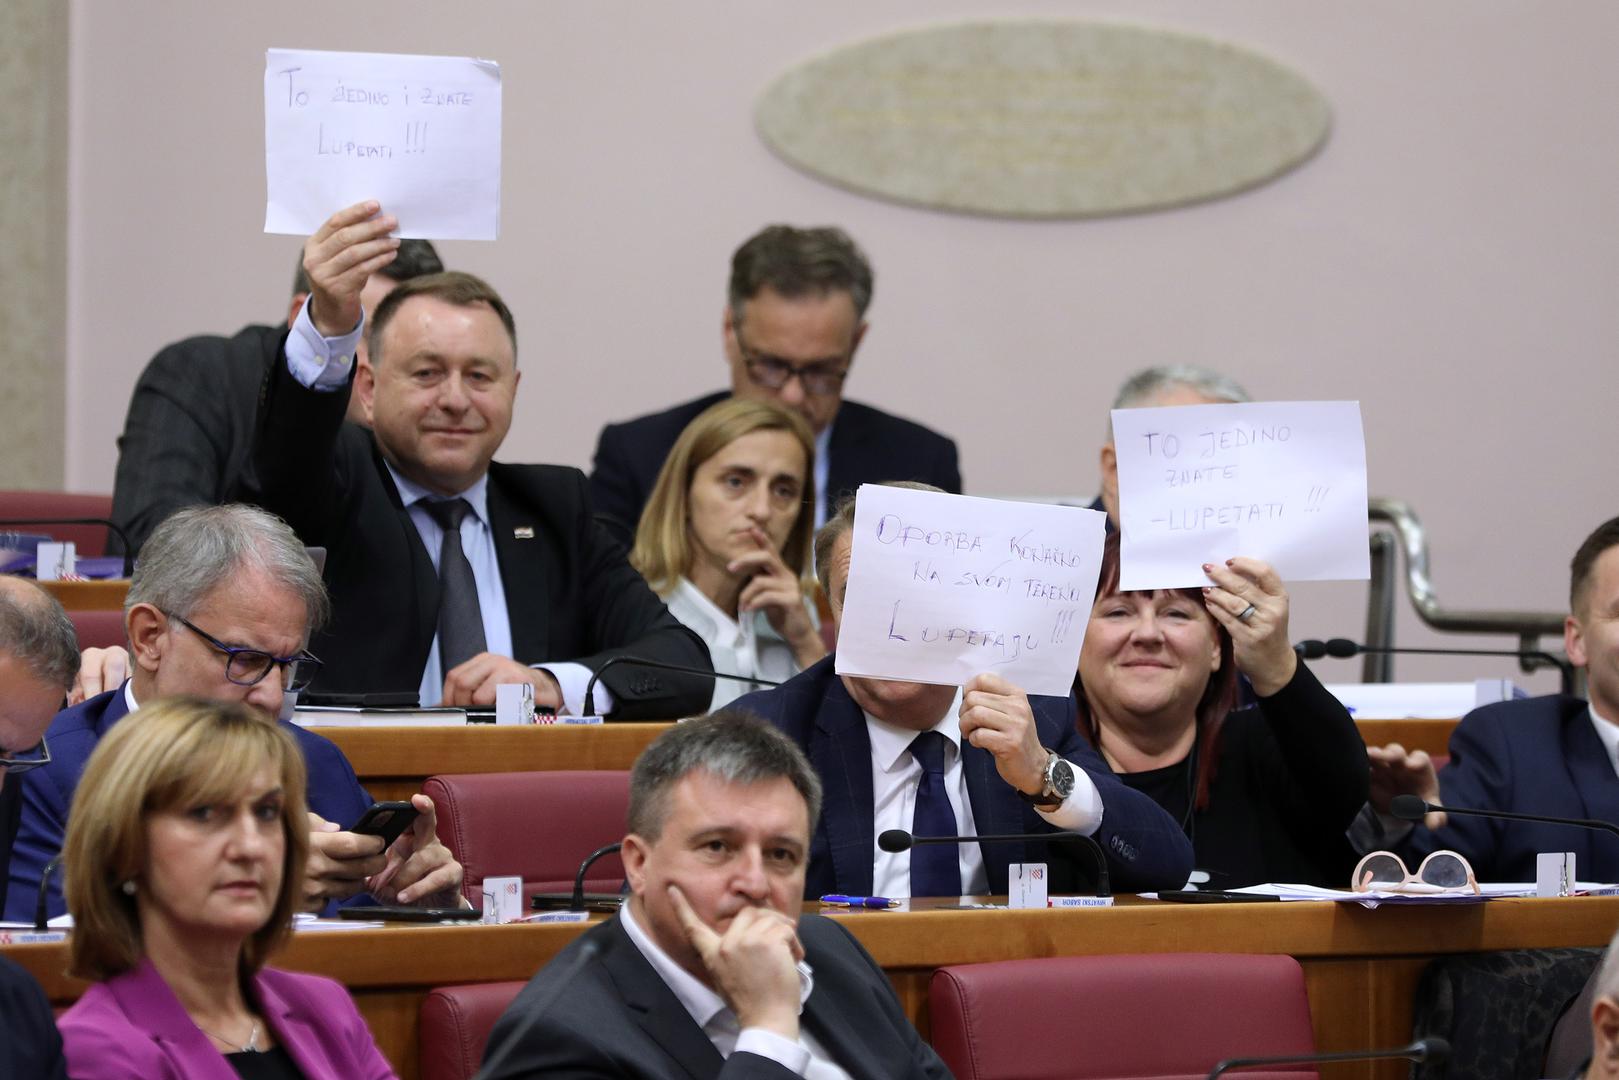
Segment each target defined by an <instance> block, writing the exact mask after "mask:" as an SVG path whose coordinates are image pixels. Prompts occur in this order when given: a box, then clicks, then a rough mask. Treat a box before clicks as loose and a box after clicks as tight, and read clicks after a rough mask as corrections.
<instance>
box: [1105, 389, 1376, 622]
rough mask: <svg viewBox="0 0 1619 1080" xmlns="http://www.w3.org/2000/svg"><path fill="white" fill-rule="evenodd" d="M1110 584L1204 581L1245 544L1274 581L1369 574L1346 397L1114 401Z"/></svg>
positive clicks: (1353, 409) (1352, 413) (1359, 466)
mask: <svg viewBox="0 0 1619 1080" xmlns="http://www.w3.org/2000/svg"><path fill="white" fill-rule="evenodd" d="M1113 445H1114V447H1115V449H1116V451H1117V453H1118V462H1119V523H1120V533H1121V547H1120V570H1121V573H1120V579H1119V588H1120V589H1122V590H1124V591H1133V590H1136V589H1179V588H1189V587H1193V586H1199V585H1207V584H1208V583H1209V581H1208V577H1207V575H1205V574H1204V573H1203V564H1204V563H1222V562H1224V561H1225V560H1227V559H1229V558H1231V557H1232V556H1234V555H1247V556H1250V557H1252V558H1256V559H1263V560H1265V561H1266V562H1268V563H1270V564H1271V566H1273V567H1274V568H1275V570H1276V572H1277V574H1279V575H1280V576H1281V578H1282V579H1283V580H1284V581H1348V580H1361V579H1365V578H1367V577H1370V576H1371V556H1370V554H1369V546H1368V544H1367V534H1366V441H1365V436H1364V434H1363V432H1362V428H1361V419H1360V403H1359V402H1356V401H1291V402H1281V401H1274V402H1251V403H1248V404H1242V405H1183V406H1177V407H1173V408H1158V409H1115V410H1114V411H1113Z"/></svg>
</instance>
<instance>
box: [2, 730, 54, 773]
mask: <svg viewBox="0 0 1619 1080" xmlns="http://www.w3.org/2000/svg"><path fill="white" fill-rule="evenodd" d="M0 753H4V751H0ZM25 754H26V756H24V757H0V772H7V773H13V774H15V773H25V772H27V771H28V770H29V769H37V768H39V767H40V766H41V765H49V764H50V763H51V748H50V747H49V746H47V745H46V743H45V736H43V735H41V736H40V737H39V745H38V746H36V747H34V748H33V749H32V750H28V751H25Z"/></svg>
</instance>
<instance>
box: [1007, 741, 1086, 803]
mask: <svg viewBox="0 0 1619 1080" xmlns="http://www.w3.org/2000/svg"><path fill="white" fill-rule="evenodd" d="M1041 779H1042V781H1043V782H1042V784H1041V787H1040V790H1039V792H1038V793H1036V794H1034V795H1030V794H1029V793H1028V792H1026V791H1020V792H1018V794H1019V795H1021V796H1023V799H1024V801H1026V802H1028V803H1029V804H1031V805H1032V806H1035V807H1038V808H1039V809H1041V810H1055V809H1056V808H1057V807H1059V806H1061V805H1062V804H1063V800H1065V799H1067V798H1068V796H1069V795H1071V794H1073V791H1074V767H1073V766H1072V765H1070V764H1068V762H1067V761H1065V760H1064V759H1063V758H1061V757H1059V756H1058V755H1057V752H1056V751H1054V750H1047V751H1046V771H1045V772H1044V774H1042V777H1041Z"/></svg>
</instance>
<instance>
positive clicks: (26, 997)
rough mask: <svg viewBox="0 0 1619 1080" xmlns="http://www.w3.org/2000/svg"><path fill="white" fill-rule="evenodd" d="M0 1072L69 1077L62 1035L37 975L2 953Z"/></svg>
mask: <svg viewBox="0 0 1619 1080" xmlns="http://www.w3.org/2000/svg"><path fill="white" fill-rule="evenodd" d="M0 1076H15V1077H28V1078H29V1080H67V1059H66V1058H64V1057H63V1056H62V1036H61V1035H60V1034H58V1033H57V1030H56V1017H54V1016H52V1015H51V1006H50V1002H48V1001H46V1000H45V992H44V991H43V990H41V989H40V988H39V984H38V983H36V982H35V981H34V978H33V976H31V975H29V974H28V972H26V971H24V970H23V969H22V968H20V967H18V966H17V965H16V964H14V963H12V962H11V961H10V960H7V959H6V958H5V957H4V956H0Z"/></svg>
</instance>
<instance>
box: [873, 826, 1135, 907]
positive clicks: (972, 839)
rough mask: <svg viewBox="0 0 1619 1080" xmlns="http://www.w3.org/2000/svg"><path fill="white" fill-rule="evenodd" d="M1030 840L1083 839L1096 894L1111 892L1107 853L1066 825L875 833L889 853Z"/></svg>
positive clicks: (1021, 842) (1093, 841) (1105, 894)
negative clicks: (983, 832)
mask: <svg viewBox="0 0 1619 1080" xmlns="http://www.w3.org/2000/svg"><path fill="white" fill-rule="evenodd" d="M1031 840H1033V841H1036V842H1039V843H1044V842H1046V841H1048V840H1079V841H1082V843H1081V845H1080V846H1082V847H1083V848H1084V849H1085V850H1086V851H1088V852H1090V856H1091V861H1092V862H1093V863H1094V864H1095V866H1096V895H1097V896H1112V895H1113V886H1112V882H1111V881H1110V880H1109V879H1108V875H1107V857H1106V856H1105V855H1103V854H1102V845H1101V844H1098V843H1097V842H1096V841H1095V840H1093V839H1092V838H1090V837H1089V836H1086V835H1085V834H1084V833H1079V832H1073V831H1071V830H1068V829H1058V830H1056V831H1054V832H1038V833H1003V834H1000V835H997V836H916V835H913V834H912V833H908V832H906V831H905V830H904V829H886V830H884V831H883V832H882V833H881V834H879V835H878V837H877V846H878V847H880V848H882V849H883V850H884V851H886V852H888V853H889V854H890V855H898V854H899V853H900V852H902V851H909V850H911V848H912V847H913V846H914V845H916V844H973V843H978V844H1026V843H1028V842H1029V841H1031Z"/></svg>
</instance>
